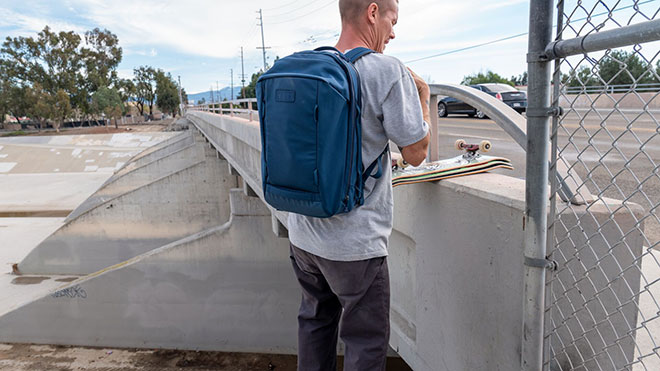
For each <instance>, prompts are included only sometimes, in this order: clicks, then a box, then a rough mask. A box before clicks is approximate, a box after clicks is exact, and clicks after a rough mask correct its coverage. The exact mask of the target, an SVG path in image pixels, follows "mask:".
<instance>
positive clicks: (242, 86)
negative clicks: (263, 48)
mask: <svg viewBox="0 0 660 371" xmlns="http://www.w3.org/2000/svg"><path fill="white" fill-rule="evenodd" d="M244 89H245V64H244V63H243V47H242V46H241V96H242V95H243V90H244Z"/></svg>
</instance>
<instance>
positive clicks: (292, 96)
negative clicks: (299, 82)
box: [275, 89, 296, 103]
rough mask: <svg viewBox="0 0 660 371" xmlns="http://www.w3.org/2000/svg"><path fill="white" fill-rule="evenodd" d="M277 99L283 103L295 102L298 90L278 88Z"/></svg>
mask: <svg viewBox="0 0 660 371" xmlns="http://www.w3.org/2000/svg"><path fill="white" fill-rule="evenodd" d="M275 101H276V102H282V103H293V102H295V101H296V91H295V90H288V89H277V90H276V91H275Z"/></svg>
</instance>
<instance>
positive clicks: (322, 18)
mask: <svg viewBox="0 0 660 371" xmlns="http://www.w3.org/2000/svg"><path fill="white" fill-rule="evenodd" d="M570 2H574V0H573V1H571V0H569V3H570ZM588 2H589V1H584V3H588ZM591 2H592V3H593V2H594V1H591ZM612 2H614V1H612ZM633 2H634V1H633V0H622V3H631V4H632V3H633ZM528 4H529V0H400V5H399V21H398V24H397V25H396V26H395V28H394V31H395V33H396V38H395V39H394V40H392V41H391V42H390V43H389V44H388V46H387V49H386V50H385V54H389V55H392V56H395V57H397V58H399V59H400V60H402V61H403V62H404V63H405V64H406V65H407V66H409V67H410V68H411V69H413V70H414V71H415V72H417V73H418V74H419V75H420V76H422V77H423V78H424V79H426V80H427V81H428V82H431V83H460V82H461V80H462V79H463V77H464V76H466V75H469V74H474V73H478V72H480V71H486V70H492V71H494V72H496V73H499V74H500V75H503V76H505V77H511V76H513V75H519V74H521V73H522V72H523V71H525V70H526V61H525V55H526V53H527V36H526V32H527V30H528V22H529V21H528V18H529V14H528V13H529V6H528ZM651 5H653V4H651ZM653 6H654V7H655V8H657V5H653ZM259 9H262V14H263V33H264V39H265V41H264V43H265V45H266V47H268V48H269V49H266V50H267V58H268V63H272V61H273V60H274V59H275V57H276V56H279V57H284V56H286V55H289V54H291V53H293V52H295V51H299V50H305V49H312V48H315V47H318V46H322V45H334V43H335V42H336V40H337V38H338V35H339V32H340V25H341V24H340V20H339V10H338V6H337V0H297V1H296V0H185V1H183V0H176V1H175V0H23V1H17V0H0V14H1V15H2V18H0V39H1V40H4V39H5V38H6V37H7V36H10V37H16V36H35V35H36V33H37V32H39V31H40V30H42V29H43V28H44V27H45V26H46V25H48V26H50V27H51V29H53V30H55V31H71V30H73V31H75V32H78V33H81V34H82V33H84V32H85V31H86V30H91V29H93V28H96V27H98V28H101V29H108V30H110V31H111V32H113V33H114V34H116V35H117V36H118V38H119V43H120V46H121V47H122V48H123V52H124V55H123V60H122V63H121V64H120V66H119V75H120V76H121V77H124V78H131V77H132V72H133V68H135V67H138V66H141V65H149V66H153V67H157V68H161V69H163V70H164V71H166V72H170V73H171V74H172V75H173V76H174V77H175V78H176V77H178V76H180V77H181V83H182V86H183V87H184V88H185V89H186V91H187V92H189V93H197V92H202V91H207V90H210V89H211V87H213V88H216V87H219V88H220V89H222V88H223V87H226V86H229V85H230V84H231V76H232V72H231V71H232V70H233V80H234V86H240V85H241V81H240V80H241V78H240V74H241V58H240V55H241V47H243V52H244V70H245V75H246V80H247V81H246V84H247V82H249V79H250V76H251V75H252V73H254V72H256V71H258V70H259V69H261V68H263V57H262V51H261V50H260V49H257V48H258V47H260V46H261V42H262V39H261V29H260V27H259V26H258V24H259V20H258V17H259V13H258V11H259ZM521 34H522V35H521ZM514 35H521V36H518V37H513V38H511V39H509V40H505V41H501V42H497V43H492V44H489V45H486V46H481V47H477V48H472V49H468V50H465V51H457V52H453V51H456V50H458V49H462V48H466V47H469V46H474V45H478V44H483V43H489V42H491V41H494V40H499V39H503V38H507V37H510V36H514ZM448 52H452V53H449V54H445V55H439V56H435V57H431V58H427V57H429V56H434V55H438V54H444V53H448ZM423 58H425V59H423ZM420 59H421V60H420Z"/></svg>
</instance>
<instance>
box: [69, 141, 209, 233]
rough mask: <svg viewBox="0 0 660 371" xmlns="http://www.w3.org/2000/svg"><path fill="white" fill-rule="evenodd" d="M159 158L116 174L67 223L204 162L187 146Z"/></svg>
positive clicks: (200, 154) (199, 152)
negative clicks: (113, 200) (145, 186)
mask: <svg viewBox="0 0 660 371" xmlns="http://www.w3.org/2000/svg"><path fill="white" fill-rule="evenodd" d="M161 152H162V155H161V157H152V156H149V158H150V159H152V161H151V162H147V163H144V164H143V165H141V166H137V167H134V166H131V167H130V170H129V168H125V171H122V172H120V173H117V174H115V175H114V176H113V177H112V178H110V179H109V180H108V181H106V182H105V183H104V185H102V186H101V187H100V188H99V189H98V190H97V191H96V192H95V193H94V194H93V195H92V196H90V197H89V198H88V199H86V200H85V202H83V203H82V204H81V205H80V206H78V207H77V208H76V209H75V210H74V211H73V212H72V213H71V214H70V215H69V216H68V217H67V220H66V221H67V222H69V221H71V220H73V219H75V218H77V217H78V216H80V215H82V214H83V213H85V212H87V211H89V210H91V209H93V208H94V207H97V206H98V205H100V204H102V203H105V202H107V201H109V200H111V199H113V198H116V197H118V196H120V195H121V194H124V193H128V192H131V191H133V190H135V189H138V188H140V187H142V186H144V185H147V184H149V183H151V182H153V181H155V180H158V179H160V178H163V177H164V176H167V175H171V174H174V173H176V172H178V171H181V170H183V169H185V168H187V167H190V166H192V165H194V164H196V163H199V162H200V161H203V160H204V150H203V148H201V147H200V146H199V145H195V144H190V145H188V146H186V147H183V148H181V149H179V150H176V151H173V152H172V151H168V152H169V153H168V152H164V151H158V153H161Z"/></svg>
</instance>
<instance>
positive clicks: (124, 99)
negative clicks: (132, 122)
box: [117, 79, 136, 115]
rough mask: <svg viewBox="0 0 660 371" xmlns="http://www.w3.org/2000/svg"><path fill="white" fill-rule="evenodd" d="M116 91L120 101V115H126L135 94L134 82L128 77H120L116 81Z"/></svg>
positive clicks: (129, 110)
mask: <svg viewBox="0 0 660 371" xmlns="http://www.w3.org/2000/svg"><path fill="white" fill-rule="evenodd" d="M117 91H118V92H119V97H120V98H121V103H122V115H127V114H128V113H130V112H131V106H130V101H131V100H132V99H134V97H135V94H136V88H135V84H133V81H132V80H129V79H120V80H119V81H117Z"/></svg>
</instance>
